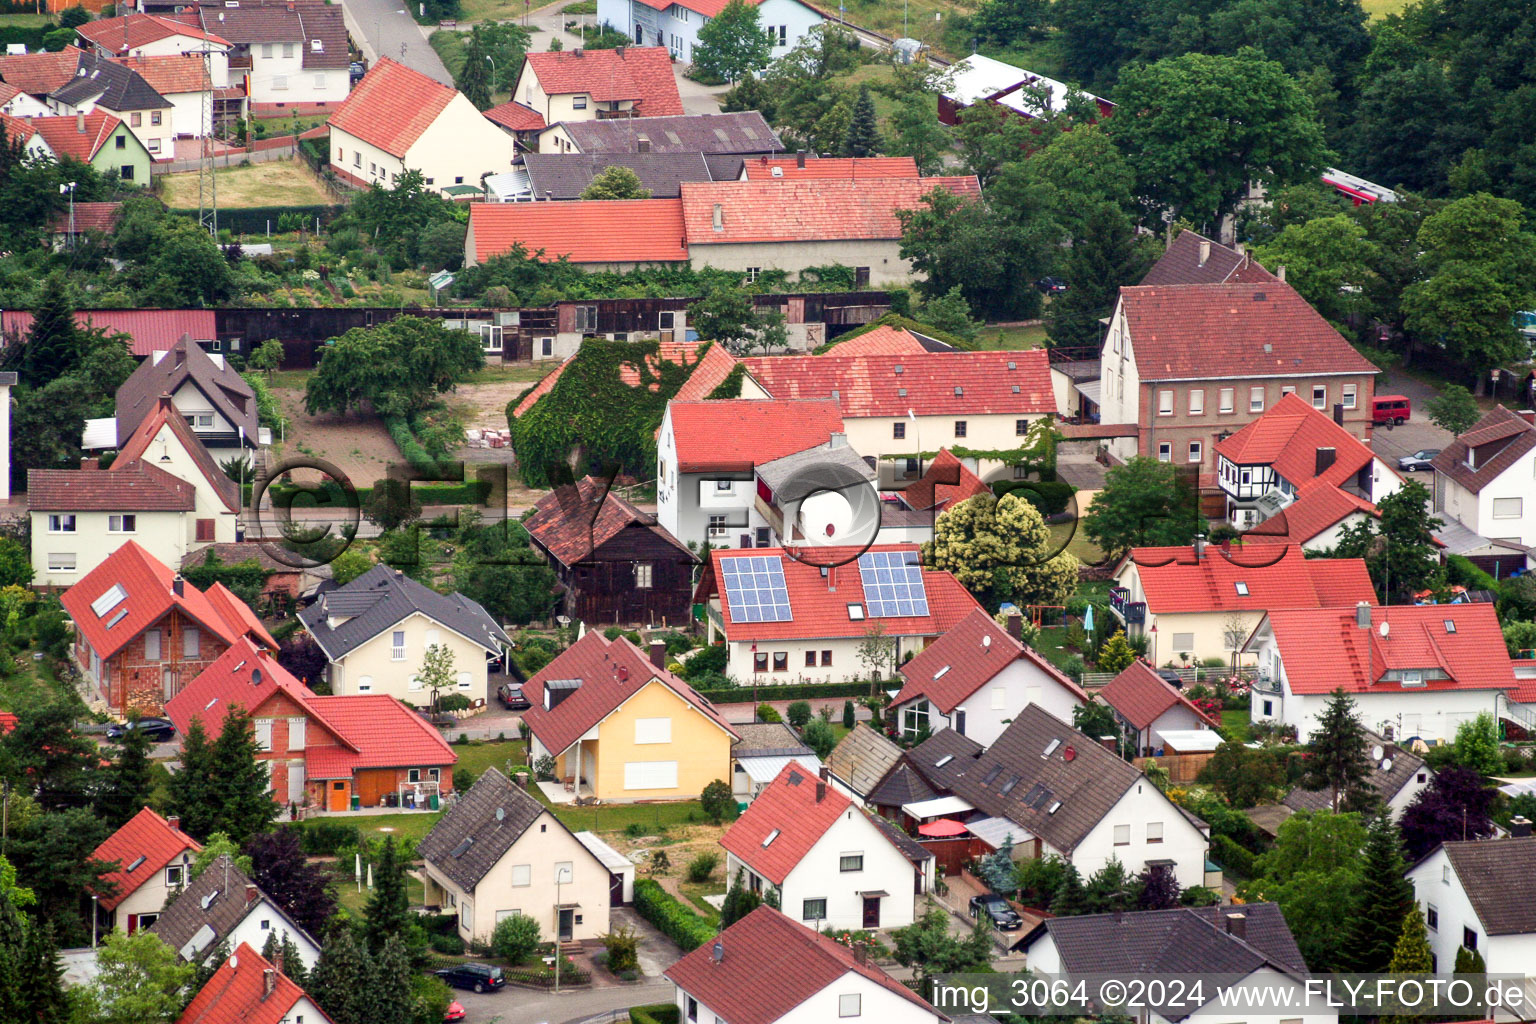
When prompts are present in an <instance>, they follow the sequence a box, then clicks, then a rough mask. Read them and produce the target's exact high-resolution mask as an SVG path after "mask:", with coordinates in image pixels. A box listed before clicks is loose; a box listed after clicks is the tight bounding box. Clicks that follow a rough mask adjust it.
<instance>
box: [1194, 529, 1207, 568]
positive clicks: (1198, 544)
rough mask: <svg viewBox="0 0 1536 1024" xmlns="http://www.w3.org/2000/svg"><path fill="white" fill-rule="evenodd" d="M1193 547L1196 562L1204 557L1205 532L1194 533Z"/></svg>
mask: <svg viewBox="0 0 1536 1024" xmlns="http://www.w3.org/2000/svg"><path fill="white" fill-rule="evenodd" d="M1194 548H1195V561H1197V562H1198V561H1200V559H1202V558H1204V557H1205V534H1203V533H1197V534H1195V544H1194Z"/></svg>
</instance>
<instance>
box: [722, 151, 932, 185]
mask: <svg viewBox="0 0 1536 1024" xmlns="http://www.w3.org/2000/svg"><path fill="white" fill-rule="evenodd" d="M797 161H798V158H797V157H782V158H779V159H773V158H770V157H764V158H762V159H760V160H748V161H747V162H746V164H745V167H746V172H747V180H748V181H778V180H780V179H784V178H788V179H806V178H916V177H919V175H918V172H917V161H916V160H914V159H912V158H911V157H910V156H865V157H828V156H813V157H807V158H806V161H805V166H804V167H801V166H800V165H799V163H798V162H797ZM775 170H777V171H778V172H779V173H778V174H774V173H773V172H774V171H775Z"/></svg>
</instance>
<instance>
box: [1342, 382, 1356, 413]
mask: <svg viewBox="0 0 1536 1024" xmlns="http://www.w3.org/2000/svg"><path fill="white" fill-rule="evenodd" d="M1359 391H1360V385H1358V384H1345V385H1344V389H1343V394H1344V397H1343V402H1344V408H1346V409H1353V408H1354V407H1355V403H1356V401H1357V396H1358V395H1359Z"/></svg>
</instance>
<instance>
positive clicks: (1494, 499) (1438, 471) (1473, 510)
mask: <svg viewBox="0 0 1536 1024" xmlns="http://www.w3.org/2000/svg"><path fill="white" fill-rule="evenodd" d="M1434 468H1435V513H1436V514H1437V515H1439V516H1440V517H1442V518H1443V519H1448V520H1451V521H1453V522H1456V523H1460V524H1461V525H1462V526H1464V527H1466V528H1467V529H1468V530H1470V531H1472V532H1473V533H1475V534H1477V535H1478V536H1480V537H1490V538H1493V539H1494V540H1496V541H1503V542H1505V543H1513V544H1517V545H1519V546H1521V547H1529V546H1531V545H1536V495H1533V494H1532V492H1531V481H1532V480H1533V479H1536V412H1532V411H1531V410H1529V409H1523V410H1521V411H1519V412H1516V411H1514V410H1512V409H1506V408H1505V407H1504V406H1502V405H1499V406H1495V407H1494V408H1493V409H1491V410H1489V411H1488V414H1487V415H1485V416H1484V417H1483V418H1482V419H1480V420H1478V421H1477V422H1476V423H1475V424H1473V425H1472V428H1471V429H1470V430H1468V431H1467V432H1466V433H1464V434H1462V435H1461V436H1459V437H1457V438H1455V439H1454V440H1453V441H1452V442H1451V443H1450V444H1448V445H1446V447H1445V450H1444V451H1442V452H1441V453H1440V454H1439V455H1436V456H1435V459H1434ZM1526 502H1530V504H1529V505H1528V504H1526ZM1506 564H1508V563H1507V561H1506ZM1490 568H1491V567H1490ZM1506 571H1507V570H1506Z"/></svg>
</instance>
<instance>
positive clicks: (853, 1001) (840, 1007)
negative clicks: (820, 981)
mask: <svg viewBox="0 0 1536 1024" xmlns="http://www.w3.org/2000/svg"><path fill="white" fill-rule="evenodd" d="M862 1013H863V1009H862V1001H861V997H860V995H859V993H857V992H847V993H844V994H843V995H840V996H838V997H837V1015H838V1016H839V1017H857V1016H860V1015H861V1014H862Z"/></svg>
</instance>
